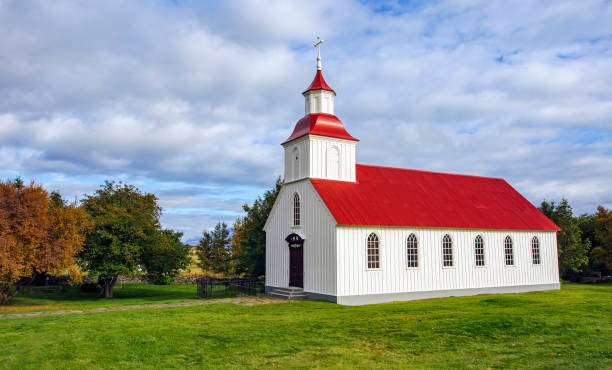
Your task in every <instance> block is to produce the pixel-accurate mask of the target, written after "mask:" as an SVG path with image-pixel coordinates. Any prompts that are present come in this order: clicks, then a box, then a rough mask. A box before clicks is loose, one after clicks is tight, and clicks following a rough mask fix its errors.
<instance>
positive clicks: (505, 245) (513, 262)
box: [504, 235, 516, 267]
mask: <svg viewBox="0 0 612 370" xmlns="http://www.w3.org/2000/svg"><path fill="white" fill-rule="evenodd" d="M508 241H510V243H508ZM508 245H509V246H510V248H509V249H510V258H511V262H512V264H508ZM504 266H505V267H516V257H515V255H514V240H512V238H511V237H510V235H506V237H505V238H504Z"/></svg>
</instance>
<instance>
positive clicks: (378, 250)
mask: <svg viewBox="0 0 612 370" xmlns="http://www.w3.org/2000/svg"><path fill="white" fill-rule="evenodd" d="M372 236H374V238H376V240H372V241H371V240H370V237H372ZM370 242H373V243H376V256H377V257H378V260H377V261H376V262H377V265H378V266H376V267H370V250H373V249H374V248H370ZM381 244H382V243H381V238H380V236H379V235H378V234H377V233H375V232H371V233H369V234H368V236H367V237H366V251H365V252H366V253H365V263H366V270H367V271H378V270H381V269H382V253H381V249H382V248H381V247H380V246H381Z"/></svg>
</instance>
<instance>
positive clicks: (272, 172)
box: [0, 0, 612, 238]
mask: <svg viewBox="0 0 612 370" xmlns="http://www.w3.org/2000/svg"><path fill="white" fill-rule="evenodd" d="M610 19H612V3H611V2H609V1H539V2H536V1H531V2H524V1H499V2H497V1H468V0H465V1H460V0H457V1H433V2H425V1H377V2H368V1H360V2H353V1H342V0H341V1H333V2H332V1H284V2H264V1H224V2H205V3H204V2H196V1H158V2H155V1H130V2H119V1H107V2H81V1H40V2H37V1H28V2H24V1H5V0H0V35H2V37H1V38H0V177H1V178H3V179H6V178H11V177H14V176H21V177H22V178H24V179H34V180H36V181H37V182H40V183H44V184H45V186H46V187H47V188H48V189H51V190H59V191H61V192H62V194H64V196H65V197H67V198H69V199H74V198H80V197H82V196H83V194H89V193H91V192H93V191H94V190H95V189H96V188H97V187H98V186H99V185H100V184H102V183H103V182H104V180H106V179H111V180H121V181H124V182H128V183H131V184H135V185H137V186H139V187H140V188H141V189H143V190H145V191H149V192H154V193H155V194H157V195H158V197H159V199H160V204H161V205H162V206H163V208H164V215H163V218H162V222H163V224H164V226H166V227H170V228H173V229H177V230H181V231H184V232H185V236H186V238H193V237H197V236H199V235H200V234H201V232H202V231H203V230H206V229H209V228H211V227H212V226H213V225H214V224H215V223H216V222H218V221H226V222H228V223H232V222H233V220H234V219H235V218H236V217H238V216H240V215H241V214H242V210H241V205H242V204H244V203H250V202H252V201H253V200H254V199H255V197H256V196H257V195H258V194H261V193H262V192H263V191H265V190H266V189H267V188H269V187H271V186H272V184H273V183H274V180H275V178H276V177H277V176H279V175H280V174H281V173H282V170H283V169H282V154H283V153H282V148H281V146H280V145H279V144H280V143H281V142H282V141H283V140H285V139H286V138H287V137H288V136H289V134H290V133H291V130H292V129H293V126H294V124H295V123H296V122H297V120H298V119H299V118H300V117H301V116H302V115H303V113H304V112H303V98H302V96H301V95H300V93H301V92H302V91H303V90H304V88H305V87H307V86H308V84H309V83H310V81H311V80H312V77H313V76H314V72H315V57H316V52H315V50H314V49H313V48H312V42H313V41H314V39H315V36H316V35H320V36H321V37H322V38H323V39H325V40H326V41H325V43H324V44H323V47H322V56H323V65H324V73H325V77H326V79H327V82H328V83H329V84H330V85H331V86H332V87H333V88H334V89H335V90H336V92H337V94H338V96H337V98H336V114H337V115H338V116H339V117H340V119H341V120H342V121H343V122H344V124H345V126H346V127H347V129H348V131H349V132H350V133H351V134H352V135H353V136H355V137H357V138H359V139H361V141H360V143H359V145H358V149H357V159H358V162H359V163H367V164H378V165H388V166H397V167H406V168H415V169H423V170H432V171H444V172H453V173H466V174H474V175H483V176H495V177H503V178H505V179H506V180H507V181H508V182H509V183H510V184H512V185H513V186H514V187H515V188H516V189H517V190H519V191H520V192H521V193H522V194H523V195H525V196H526V197H527V198H528V199H529V200H530V201H531V202H532V203H534V204H536V205H537V204H539V203H540V202H541V201H542V200H543V199H560V198H561V197H566V198H567V199H569V201H570V203H571V204H572V205H573V206H574V208H575V209H576V211H577V212H579V213H582V212H592V211H593V210H594V209H595V207H596V206H597V205H598V204H602V205H604V206H607V207H612V192H611V191H610V182H611V180H612V22H610Z"/></svg>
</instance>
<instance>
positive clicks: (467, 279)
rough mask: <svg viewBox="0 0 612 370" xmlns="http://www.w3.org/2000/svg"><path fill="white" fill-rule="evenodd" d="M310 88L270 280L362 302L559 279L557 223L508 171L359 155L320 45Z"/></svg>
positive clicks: (285, 288)
mask: <svg viewBox="0 0 612 370" xmlns="http://www.w3.org/2000/svg"><path fill="white" fill-rule="evenodd" d="M303 95H304V97H305V99H306V115H305V116H304V117H302V118H301V119H300V120H299V121H298V122H297V124H296V125H295V129H294V130H293V133H292V134H291V136H289V138H288V139H287V140H286V141H285V142H284V143H282V146H283V148H284V150H285V176H284V184H283V186H282V188H281V191H280V193H279V195H278V198H277V199H276V203H275V204H274V206H273V208H272V211H271V213H270V216H269V217H268V220H267V222H266V224H265V227H264V230H265V232H266V291H267V292H270V293H271V294H279V295H284V296H290V297H300V296H306V297H308V298H311V299H321V300H328V301H332V302H337V303H340V304H345V305H360V304H369V303H379V302H390V301H403V300H413V299H422V298H434V297H447V296H462V295H475V294H486V293H515V292H526V291H538V290H552V289H559V272H558V265H557V239H556V232H557V231H558V230H559V228H558V227H557V225H555V224H554V223H553V222H552V221H550V220H549V219H548V218H547V217H546V216H544V215H543V214H542V213H541V212H540V211H539V210H538V209H537V208H536V207H534V206H533V205H532V204H531V203H529V201H527V200H526V199H525V198H524V197H522V196H521V194H519V193H518V192H517V191H516V190H514V189H513V188H512V187H511V186H510V185H509V184H508V183H507V182H506V181H505V180H503V179H500V178H489V177H480V176H469V175H456V174H447V173H436V172H429V171H418V170H411V169H401V168H391V167H380V166H371V165H361V164H356V161H355V151H356V148H357V142H358V140H357V139H356V138H354V137H353V136H351V135H350V134H349V133H348V132H347V130H346V129H345V127H344V125H343V124H342V122H341V121H340V119H338V117H336V116H335V115H334V97H335V96H336V93H335V92H334V90H333V89H331V88H330V87H329V85H328V84H327V83H326V82H325V79H324V78H323V74H322V71H321V57H320V54H319V56H318V58H317V72H316V75H315V78H314V80H313V82H312V83H311V84H310V86H309V87H308V89H306V91H304V92H303ZM380 150H384V148H380Z"/></svg>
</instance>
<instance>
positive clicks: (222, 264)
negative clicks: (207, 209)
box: [196, 222, 233, 274]
mask: <svg viewBox="0 0 612 370" xmlns="http://www.w3.org/2000/svg"><path fill="white" fill-rule="evenodd" d="M229 234H230V233H229V230H228V229H227V224H226V223H225V222H219V223H217V225H215V228H214V229H213V230H212V231H210V232H208V231H204V232H203V233H202V239H200V243H199V244H198V246H197V247H196V254H197V256H198V260H199V261H198V266H200V267H201V268H202V270H205V271H211V272H216V273H222V274H228V273H232V272H233V271H232V270H233V269H232V255H231V245H232V244H231V239H230V237H229Z"/></svg>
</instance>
